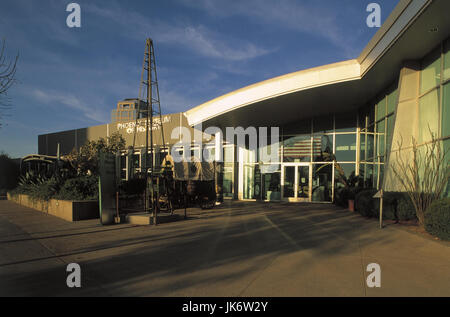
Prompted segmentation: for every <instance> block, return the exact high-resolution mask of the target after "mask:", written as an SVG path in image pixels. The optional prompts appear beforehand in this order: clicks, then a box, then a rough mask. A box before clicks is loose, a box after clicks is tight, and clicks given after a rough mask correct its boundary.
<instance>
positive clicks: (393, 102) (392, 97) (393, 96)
mask: <svg viewBox="0 0 450 317" xmlns="http://www.w3.org/2000/svg"><path fill="white" fill-rule="evenodd" d="M387 98H388V100H387V114H391V113H393V112H394V111H395V108H396V107H397V102H398V89H396V90H394V91H393V92H392V93H390V94H389V95H388V97H387Z"/></svg>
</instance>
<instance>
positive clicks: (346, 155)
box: [336, 134, 356, 162]
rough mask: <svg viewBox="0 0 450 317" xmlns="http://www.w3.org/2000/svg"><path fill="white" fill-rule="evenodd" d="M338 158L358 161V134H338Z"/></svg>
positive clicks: (340, 160)
mask: <svg viewBox="0 0 450 317" xmlns="http://www.w3.org/2000/svg"><path fill="white" fill-rule="evenodd" d="M336 160H337V161H338V162H354V161H356V134H336Z"/></svg>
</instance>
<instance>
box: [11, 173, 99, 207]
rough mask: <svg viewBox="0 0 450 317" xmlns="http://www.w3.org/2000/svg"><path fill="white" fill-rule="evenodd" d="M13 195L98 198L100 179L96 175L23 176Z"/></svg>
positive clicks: (73, 198)
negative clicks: (65, 177)
mask: <svg viewBox="0 0 450 317" xmlns="http://www.w3.org/2000/svg"><path fill="white" fill-rule="evenodd" d="M10 193H11V194H12V195H16V194H24V195H28V196H29V197H30V198H31V199H38V200H47V201H48V200H50V199H60V200H96V199H98V181H97V177H95V176H78V177H75V178H69V179H60V178H56V177H52V178H49V179H46V178H42V177H37V178H36V177H35V178H26V177H23V178H22V180H21V182H20V185H19V186H18V187H16V188H15V189H14V190H12V191H10Z"/></svg>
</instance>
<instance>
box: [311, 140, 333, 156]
mask: <svg viewBox="0 0 450 317" xmlns="http://www.w3.org/2000/svg"><path fill="white" fill-rule="evenodd" d="M313 153H314V161H315V162H329V161H332V160H333V135H332V134H325V135H315V136H314V137H313Z"/></svg>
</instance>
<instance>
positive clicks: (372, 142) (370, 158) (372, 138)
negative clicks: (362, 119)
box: [366, 134, 375, 161]
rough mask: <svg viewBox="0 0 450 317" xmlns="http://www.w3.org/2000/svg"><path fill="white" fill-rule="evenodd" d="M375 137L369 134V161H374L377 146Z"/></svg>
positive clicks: (367, 151)
mask: <svg viewBox="0 0 450 317" xmlns="http://www.w3.org/2000/svg"><path fill="white" fill-rule="evenodd" d="M374 140H375V136H374V135H373V134H367V139H366V141H367V150H366V153H367V160H368V161H372V159H373V152H374V151H373V149H374V144H375V141H374Z"/></svg>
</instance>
